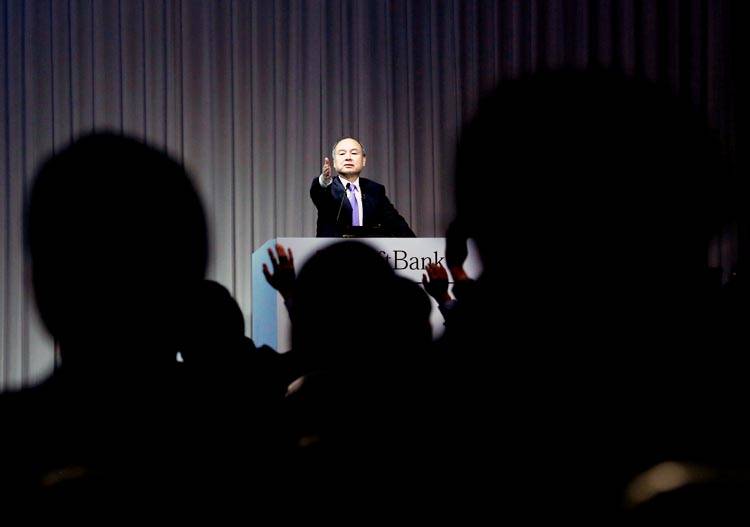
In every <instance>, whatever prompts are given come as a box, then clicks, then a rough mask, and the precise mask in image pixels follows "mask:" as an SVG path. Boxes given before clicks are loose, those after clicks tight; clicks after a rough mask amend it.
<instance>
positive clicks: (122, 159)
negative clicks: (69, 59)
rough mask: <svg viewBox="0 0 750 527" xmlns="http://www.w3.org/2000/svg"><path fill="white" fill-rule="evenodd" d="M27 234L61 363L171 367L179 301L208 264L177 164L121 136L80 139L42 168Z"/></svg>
mask: <svg viewBox="0 0 750 527" xmlns="http://www.w3.org/2000/svg"><path fill="white" fill-rule="evenodd" d="M27 227H28V229H27V237H28V246H29V249H30V252H31V259H32V277H33V285H34V292H35V295H36V300H37V304H38V307H39V312H40V314H41V317H42V320H43V321H44V323H45V324H46V326H47V328H48V329H49V331H50V332H51V333H52V335H54V336H55V338H56V339H57V340H58V341H59V342H60V344H61V350H62V356H63V362H64V364H74V363H75V364H79V365H80V364H83V363H90V362H107V361H119V363H120V364H121V365H122V366H123V367H126V366H128V365H132V364H138V363H139V362H141V361H142V360H144V359H147V360H148V361H150V362H153V361H158V360H162V359H163V360H164V361H172V362H173V361H174V356H175V349H174V348H175V343H174V339H175V336H176V335H175V333H176V331H177V327H178V323H179V320H180V319H181V313H180V306H182V305H184V302H183V296H184V295H185V294H186V291H188V290H190V289H192V286H193V284H194V283H195V282H196V281H198V280H201V279H202V278H203V274H204V272H205V267H206V259H207V234H206V223H205V218H204V214H203V209H202V207H201V203H200V200H199V198H198V195H197V194H196V192H195V190H194V188H193V186H192V184H191V182H190V180H189V178H188V176H187V174H186V172H185V169H184V168H183V167H182V166H181V165H180V164H179V163H177V162H176V161H174V160H172V159H171V158H170V157H169V156H167V155H166V154H164V153H162V152H160V151H158V150H156V149H154V148H152V147H149V146H147V145H145V144H143V143H141V142H138V141H136V140H134V139H130V138H127V137H122V136H118V135H113V134H105V133H99V134H92V135H87V136H84V137H81V138H79V139H78V140H76V141H75V142H73V143H72V144H71V145H70V146H68V147H67V148H65V149H64V150H63V151H62V152H60V153H58V154H56V155H54V156H52V157H51V158H50V159H49V160H47V161H46V162H45V163H44V164H43V165H42V167H41V168H40V170H39V172H38V175H37V177H36V179H35V181H34V184H33V188H32V190H31V199H30V204H29V209H28V225H27ZM123 350H127V353H128V355H127V356H119V357H116V356H117V355H118V354H117V351H123ZM153 350H160V352H159V354H154V353H152V351H153Z"/></svg>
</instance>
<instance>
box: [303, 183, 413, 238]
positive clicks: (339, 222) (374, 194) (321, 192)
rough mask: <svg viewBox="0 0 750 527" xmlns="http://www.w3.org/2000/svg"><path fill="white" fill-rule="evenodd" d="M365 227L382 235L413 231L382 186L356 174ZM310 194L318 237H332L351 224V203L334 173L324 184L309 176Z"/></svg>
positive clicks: (407, 234)
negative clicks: (331, 179)
mask: <svg viewBox="0 0 750 527" xmlns="http://www.w3.org/2000/svg"><path fill="white" fill-rule="evenodd" d="M359 187H360V193H361V195H362V214H363V216H364V222H363V227H365V231H367V232H370V233H371V234H375V235H377V236H383V237H395V238H414V237H415V236H416V235H415V234H414V231H412V230H411V229H410V228H409V224H408V223H406V220H405V219H404V218H403V217H402V216H401V215H400V214H399V213H398V211H397V210H396V208H395V207H394V206H393V204H392V203H391V202H390V200H389V199H388V197H387V196H386V195H385V187H384V186H383V185H381V184H380V183H376V182H374V181H372V180H370V179H366V178H363V177H360V178H359ZM310 197H311V198H312V200H313V203H315V206H316V207H317V209H318V230H317V236H318V237H319V238H336V237H339V236H342V235H344V234H346V233H347V232H349V230H350V229H351V227H352V206H351V204H350V203H349V200H348V199H347V198H346V191H345V190H344V186H343V185H342V184H341V180H340V179H339V178H338V176H334V177H333V182H332V183H331V184H330V185H329V186H328V187H326V188H323V187H321V186H320V182H319V181H318V176H316V177H315V179H313V182H312V185H311V187H310Z"/></svg>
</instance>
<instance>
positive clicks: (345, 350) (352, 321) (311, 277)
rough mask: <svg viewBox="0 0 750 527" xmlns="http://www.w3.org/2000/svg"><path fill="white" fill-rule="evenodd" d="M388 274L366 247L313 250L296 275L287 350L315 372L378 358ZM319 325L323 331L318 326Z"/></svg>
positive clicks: (390, 283) (387, 330)
mask: <svg viewBox="0 0 750 527" xmlns="http://www.w3.org/2000/svg"><path fill="white" fill-rule="evenodd" d="M394 279H395V278H394V274H393V271H392V269H391V268H390V266H389V265H388V264H387V263H386V261H385V259H384V258H383V257H382V256H380V254H378V252H377V251H375V250H374V249H372V248H370V247H368V246H367V245H365V244H363V243H360V242H354V241H346V242H342V243H337V244H334V245H331V246H329V247H326V248H324V249H322V250H320V251H318V252H317V253H316V254H315V255H314V256H313V257H312V258H310V260H308V262H307V263H306V264H305V265H304V266H303V267H302V269H301V270H300V272H299V275H298V278H297V283H296V291H295V297H294V298H295V307H294V318H293V321H292V347H293V348H294V350H295V351H298V352H300V353H301V354H303V355H304V356H305V357H306V358H307V361H308V362H309V363H310V364H312V365H313V366H314V367H315V368H317V367H323V368H327V367H332V366H335V365H344V364H349V365H351V364H352V363H355V362H359V363H363V364H366V363H367V362H368V361H374V360H375V359H376V358H383V355H384V350H383V349H382V348H383V346H384V345H386V341H387V339H388V335H390V334H391V330H392V327H391V325H390V324H389V320H388V317H389V312H390V308H391V306H393V305H395V304H396V303H397V302H398V299H396V298H393V297H392V296H391V294H390V293H391V291H393V288H394V283H395V282H394ZM321 326H323V327H321Z"/></svg>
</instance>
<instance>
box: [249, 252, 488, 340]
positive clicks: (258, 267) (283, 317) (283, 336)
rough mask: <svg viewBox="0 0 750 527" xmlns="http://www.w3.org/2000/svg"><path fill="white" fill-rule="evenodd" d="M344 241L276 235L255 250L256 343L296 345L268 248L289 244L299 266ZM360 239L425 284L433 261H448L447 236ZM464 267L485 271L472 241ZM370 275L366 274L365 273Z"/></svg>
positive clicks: (435, 315)
mask: <svg viewBox="0 0 750 527" xmlns="http://www.w3.org/2000/svg"><path fill="white" fill-rule="evenodd" d="M341 241H343V240H342V239H341V238H272V239H270V240H268V241H266V243H264V244H263V245H261V246H260V247H259V248H258V249H256V250H255V251H254V252H253V254H252V259H251V265H252V269H251V276H252V306H253V307H252V328H253V332H252V337H253V340H254V341H255V344H256V345H258V346H261V345H263V344H266V345H268V346H271V347H272V348H274V349H275V350H277V351H279V352H281V353H284V352H286V351H289V350H290V349H291V347H292V342H291V321H290V319H289V314H288V313H287V310H286V306H285V305H284V301H283V299H282V298H281V295H280V294H279V293H278V292H277V291H276V290H275V289H273V288H272V287H271V286H270V285H269V284H268V282H266V278H265V276H263V264H264V263H266V264H268V267H269V269H270V268H271V261H270V258H269V257H268V249H269V248H272V247H275V246H276V244H277V243H279V244H281V245H282V246H284V247H285V248H291V249H292V252H293V253H294V267H295V270H296V271H297V272H298V273H299V270H300V269H301V268H302V266H304V264H305V263H306V262H307V260H308V259H309V258H310V257H311V256H312V255H313V254H315V253H316V252H317V251H318V250H320V249H322V248H324V247H328V246H329V245H332V244H334V243H339V242H341ZM356 241H358V242H361V243H364V244H366V245H369V246H371V247H372V248H374V249H375V250H376V251H378V252H379V253H380V254H381V256H382V257H383V258H385V259H386V261H387V262H388V263H389V264H390V265H391V267H392V268H393V270H394V272H395V273H396V274H398V275H400V276H403V277H405V278H408V279H409V280H412V281H414V282H415V283H418V284H420V285H421V283H422V275H423V274H425V271H424V269H425V267H426V266H427V264H429V263H435V262H440V263H442V264H443V266H445V267H447V266H446V263H445V238H357V239H356ZM464 269H465V270H466V272H467V274H468V275H469V276H471V277H472V278H477V277H478V276H479V275H480V274H481V263H480V260H479V255H478V253H477V250H476V247H475V246H474V245H473V244H472V243H470V244H469V256H468V258H467V260H466V262H465V265H464ZM362 278H366V277H362ZM430 301H431V302H432V308H433V309H432V314H431V317H430V322H431V324H432V334H433V337H434V338H437V337H439V336H440V335H441V334H442V332H443V330H444V324H443V322H444V320H443V316H442V314H441V313H440V311H439V310H438V308H437V303H436V302H435V301H434V300H433V299H432V298H431V297H430Z"/></svg>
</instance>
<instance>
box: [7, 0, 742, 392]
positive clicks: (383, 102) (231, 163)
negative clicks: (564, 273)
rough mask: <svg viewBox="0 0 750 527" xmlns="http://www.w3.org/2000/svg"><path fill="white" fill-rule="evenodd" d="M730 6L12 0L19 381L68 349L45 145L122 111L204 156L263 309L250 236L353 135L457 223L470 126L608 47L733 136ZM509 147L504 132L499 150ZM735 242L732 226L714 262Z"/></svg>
mask: <svg viewBox="0 0 750 527" xmlns="http://www.w3.org/2000/svg"><path fill="white" fill-rule="evenodd" d="M730 8H731V2H729V1H721V0H717V1H707V0H688V1H676V0H673V1H664V2H640V1H633V0H622V1H615V0H609V1H601V2H597V1H593V0H579V1H561V0H557V1H552V0H550V1H541V0H538V1H537V0H535V1H507V2H503V1H476V0H435V1H429V0H411V1H405V0H356V1H355V0H353V1H346V0H268V1H243V0H234V1H228V0H225V1H209V0H205V1H178V0H27V1H24V0H2V1H0V14H1V16H2V23H0V61H1V62H0V108H2V114H3V116H4V119H2V120H0V181H1V182H2V189H1V190H0V224H1V228H0V262H2V268H1V270H0V284H1V285H2V294H0V390H3V389H13V388H18V387H21V386H24V385H30V384H34V383H36V382H38V381H39V380H41V379H42V378H44V377H45V376H46V375H48V374H49V373H50V372H51V371H52V369H53V368H54V366H55V362H56V361H55V352H54V343H53V342H52V341H51V339H50V337H49V336H48V335H47V334H46V333H45V331H44V329H43V328H42V327H41V326H40V324H39V320H38V317H37V315H36V312H35V306H34V303H33V297H32V295H31V293H30V289H29V268H28V264H29V262H28V258H27V256H26V254H25V253H24V248H23V210H24V204H25V199H26V196H27V193H28V190H29V183H30V181H31V179H32V176H33V173H34V170H35V169H36V167H37V166H38V164H39V163H40V161H41V160H42V159H44V158H45V157H46V156H48V155H50V154H51V153H53V152H54V151H55V150H58V149H60V148H61V147H62V146H64V145H65V144H66V143H68V142H69V141H70V140H71V139H72V138H74V137H76V136H77V135H79V134H81V133H84V132H88V131H91V130H102V129H114V130H121V131H123V132H125V133H128V134H132V135H134V136H137V137H140V138H143V139H145V140H146V141H148V142H149V143H151V144H153V145H157V146H159V147H161V148H164V149H166V150H167V151H169V152H170V153H171V154H172V155H174V156H175V157H176V158H178V159H181V160H183V161H184V163H185V164H186V165H187V167H188V168H189V170H191V172H192V174H193V175H194V177H195V183H196V186H197V187H198V189H199V191H200V193H201V195H202V198H203V202H204V205H205V207H206V210H207V214H208V218H209V222H210V234H211V241H212V256H211V263H210V270H209V276H210V277H211V278H213V279H216V280H218V281H219V282H221V283H222V284H224V285H225V286H227V287H228V288H229V289H230V291H232V292H233V293H234V295H235V297H236V298H237V299H238V301H239V302H240V304H241V307H242V309H243V311H244V312H245V313H246V322H247V324H248V327H250V317H251V313H252V306H251V305H250V298H251V290H250V255H251V253H252V251H253V250H254V249H255V248H257V247H258V246H259V245H261V244H262V243H263V242H264V241H265V240H267V239H269V238H272V237H275V236H313V235H314V232H315V227H314V224H315V211H314V207H313V205H312V203H311V201H310V199H309V196H308V188H309V184H310V181H311V179H312V178H313V177H314V176H315V175H317V174H318V173H319V171H320V165H321V161H322V157H323V156H324V155H326V154H327V152H328V151H329V150H330V147H331V145H332V143H333V142H334V141H335V140H336V139H338V138H339V137H341V136H345V135H353V136H355V137H358V138H360V139H361V140H362V142H363V143H364V144H365V145H366V147H367V150H368V163H367V170H366V175H367V176H368V177H370V178H372V179H375V180H377V181H380V182H381V183H383V184H385V185H386V187H387V189H388V192H389V195H390V197H391V199H392V200H393V201H394V203H395V204H396V206H397V208H398V209H399V210H400V211H401V213H402V214H403V215H404V216H405V217H406V218H407V220H408V221H409V222H410V224H411V226H412V227H413V229H414V230H415V231H416V232H417V234H418V235H419V236H442V234H443V232H444V229H445V227H446V226H447V224H448V222H449V221H450V219H451V218H452V215H453V210H454V209H453V182H452V174H451V166H452V159H453V153H454V149H455V142H456V137H457V132H458V130H459V129H460V125H461V123H462V122H464V121H465V120H466V119H467V118H468V117H470V116H471V114H472V111H473V109H474V108H475V106H476V103H477V101H478V98H479V97H480V96H481V94H482V93H484V92H485V91H487V90H488V89H491V88H492V87H493V86H494V85H495V84H496V83H497V82H498V81H499V80H501V79H503V78H512V77H517V76H519V75H521V74H523V73H525V72H530V71H536V70H540V69H545V68H556V67H560V66H566V65H569V66H579V67H583V66H587V65H590V64H594V63H599V64H603V65H605V66H612V67H616V68H620V69H622V70H624V71H625V72H627V73H629V74H642V75H646V76H648V77H649V78H651V79H653V80H655V81H658V82H663V83H667V84H668V85H669V86H670V87H671V88H672V89H673V90H674V91H675V92H676V93H680V94H683V95H686V96H688V97H689V98H690V99H691V100H692V102H693V104H694V105H695V107H696V108H697V109H699V110H701V111H703V112H705V114H706V115H707V116H708V119H709V122H710V123H711V125H712V126H713V127H715V128H716V129H717V130H719V131H720V133H721V134H722V136H723V137H724V138H725V139H727V140H728V142H729V143H730V144H731V142H732V141H731V140H732V134H733V123H732V94H731V86H730V84H731V83H730V67H729V64H728V57H729V54H728V52H727V45H728V44H727V42H728V40H729V39H728V33H729V31H728V28H729V23H728V21H729V11H730ZM498 155H499V154H498V153H497V152H487V156H488V163H492V162H493V157H495V156H498ZM102 177H106V174H102ZM603 177H606V174H603ZM485 183H487V184H489V185H491V182H485ZM490 191H491V190H490ZM733 251H734V248H733V245H732V244H731V243H724V244H721V243H719V244H717V246H716V248H715V250H714V251H713V253H712V261H713V263H715V264H721V263H723V262H727V261H729V260H731V259H732V257H733ZM64 257H65V255H60V258H64ZM102 287H106V284H102ZM123 330H126V328H123Z"/></svg>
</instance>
